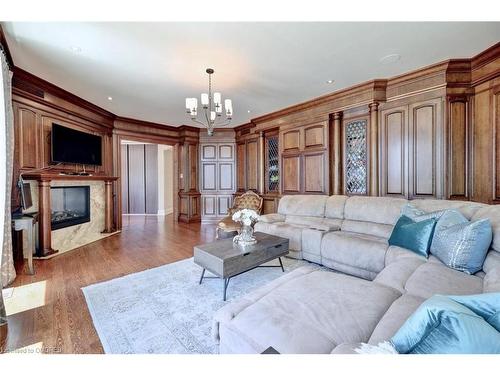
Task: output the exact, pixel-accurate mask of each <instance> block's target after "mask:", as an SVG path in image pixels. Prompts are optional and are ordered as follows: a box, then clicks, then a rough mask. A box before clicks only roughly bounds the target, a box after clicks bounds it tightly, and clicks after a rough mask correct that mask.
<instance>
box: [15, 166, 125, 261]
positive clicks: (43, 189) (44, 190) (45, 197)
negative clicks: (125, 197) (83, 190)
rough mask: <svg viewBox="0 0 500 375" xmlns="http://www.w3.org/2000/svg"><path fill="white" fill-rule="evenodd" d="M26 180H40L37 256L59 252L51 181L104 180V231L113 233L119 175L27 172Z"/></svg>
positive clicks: (25, 174)
mask: <svg viewBox="0 0 500 375" xmlns="http://www.w3.org/2000/svg"><path fill="white" fill-rule="evenodd" d="M22 178H23V179H24V180H35V181H38V221H39V224H38V225H39V230H38V236H39V248H38V251H37V256H39V257H48V256H50V255H53V254H55V253H57V250H54V249H52V244H51V239H52V233H51V232H52V229H51V202H50V199H51V198H50V187H51V185H50V183H51V181H82V182H85V181H88V182H91V181H103V182H104V186H105V214H104V218H105V220H104V221H105V224H104V230H103V232H102V233H113V232H114V231H115V229H114V227H113V182H115V181H117V180H118V178H119V177H114V176H104V175H92V176H80V175H67V174H59V173H54V172H26V173H23V174H22Z"/></svg>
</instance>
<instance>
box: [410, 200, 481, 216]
mask: <svg viewBox="0 0 500 375" xmlns="http://www.w3.org/2000/svg"><path fill="white" fill-rule="evenodd" d="M409 202H410V203H411V204H412V205H413V206H414V207H416V208H418V209H419V210H422V211H424V212H435V211H442V210H451V209H455V210H458V211H460V213H461V214H462V215H464V216H465V217H466V218H467V219H468V220H471V219H472V217H473V216H474V214H475V213H476V212H477V211H478V210H479V209H481V208H483V207H489V206H488V205H486V204H483V203H476V202H466V201H449V200H444V199H413V200H411V201H409Z"/></svg>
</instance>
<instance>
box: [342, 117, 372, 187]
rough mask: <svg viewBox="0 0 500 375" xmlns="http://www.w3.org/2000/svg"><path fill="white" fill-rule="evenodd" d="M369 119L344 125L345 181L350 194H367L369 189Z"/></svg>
mask: <svg viewBox="0 0 500 375" xmlns="http://www.w3.org/2000/svg"><path fill="white" fill-rule="evenodd" d="M367 133H368V131H367V121H366V120H355V121H349V122H347V123H345V126H344V145H345V147H344V155H345V156H344V161H345V165H344V168H345V169H344V170H345V173H344V181H345V193H346V194H348V195H366V194H367V191H368V158H367V154H368V150H367Z"/></svg>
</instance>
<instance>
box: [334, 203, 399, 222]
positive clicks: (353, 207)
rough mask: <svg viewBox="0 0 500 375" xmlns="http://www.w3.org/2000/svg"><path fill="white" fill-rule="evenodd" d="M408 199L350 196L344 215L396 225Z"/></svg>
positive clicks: (355, 218)
mask: <svg viewBox="0 0 500 375" xmlns="http://www.w3.org/2000/svg"><path fill="white" fill-rule="evenodd" d="M406 203H407V200H406V199H401V198H387V197H350V198H349V199H348V200H347V201H346V204H345V208H344V217H345V219H348V220H358V221H369V222H372V223H379V224H389V225H394V224H395V223H396V221H397V220H398V218H399V216H400V213H401V208H402V207H403V206H404V205H405V204H406Z"/></svg>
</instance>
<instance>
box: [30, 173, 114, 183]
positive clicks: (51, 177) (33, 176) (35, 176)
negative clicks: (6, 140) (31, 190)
mask: <svg viewBox="0 0 500 375" xmlns="http://www.w3.org/2000/svg"><path fill="white" fill-rule="evenodd" d="M22 176H23V179H25V180H36V181H55V180H57V181H61V180H62V181H111V182H113V181H116V180H118V178H119V177H114V176H104V175H92V176H80V175H70V174H62V173H54V172H52V173H49V172H25V173H23V174H22Z"/></svg>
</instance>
